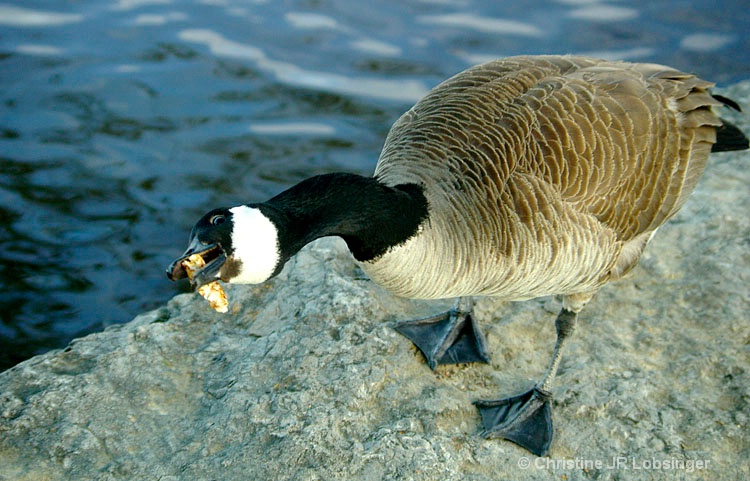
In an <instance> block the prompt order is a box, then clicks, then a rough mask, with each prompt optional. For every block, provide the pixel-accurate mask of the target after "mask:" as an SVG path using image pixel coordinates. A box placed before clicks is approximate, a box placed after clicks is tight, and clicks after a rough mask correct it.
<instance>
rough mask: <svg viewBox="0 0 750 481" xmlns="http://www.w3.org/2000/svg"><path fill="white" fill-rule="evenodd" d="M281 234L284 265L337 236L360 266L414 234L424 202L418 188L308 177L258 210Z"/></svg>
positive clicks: (423, 213)
mask: <svg viewBox="0 0 750 481" xmlns="http://www.w3.org/2000/svg"><path fill="white" fill-rule="evenodd" d="M258 207H259V208H260V209H261V210H262V211H263V212H264V214H266V215H267V216H268V217H269V218H270V219H271V220H272V221H273V222H274V223H275V224H276V226H277V228H278V229H279V244H280V247H281V249H282V252H281V254H282V257H283V259H282V262H280V267H281V265H283V264H284V262H285V261H286V260H287V259H288V258H290V257H291V256H293V255H294V254H296V253H297V251H299V250H300V249H301V248H302V247H303V246H305V245H306V244H308V243H310V242H312V241H313V240H315V239H317V238H319V237H325V236H339V237H341V238H343V239H344V240H345V241H346V243H347V245H348V246H349V250H351V252H352V254H354V257H355V258H356V259H357V260H359V261H368V260H372V259H375V258H377V257H379V256H381V255H382V254H384V253H385V252H386V251H387V250H388V249H389V248H390V247H393V246H395V245H398V244H401V243H402V242H404V241H406V240H407V239H409V238H410V237H411V236H413V235H414V234H416V232H417V229H418V228H419V225H420V224H421V223H422V221H423V220H425V219H426V217H427V199H426V198H425V196H424V194H423V192H422V188H421V187H419V186H418V185H416V184H404V185H399V186H396V187H388V186H386V185H383V184H381V183H380V182H378V181H377V180H376V179H374V178H372V177H362V176H359V175H354V174H343V173H336V174H326V175H319V176H316V177H311V178H309V179H307V180H304V181H302V182H300V183H299V184H297V185H295V186H294V187H291V188H290V189H288V190H286V191H284V192H282V193H281V194H279V195H277V196H276V197H274V198H272V199H270V200H269V201H267V202H264V203H263V204H260V205H259V206H258Z"/></svg>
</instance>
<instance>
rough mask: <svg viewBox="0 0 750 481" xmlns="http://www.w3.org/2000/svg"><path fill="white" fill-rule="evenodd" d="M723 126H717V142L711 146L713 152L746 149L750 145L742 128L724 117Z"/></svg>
mask: <svg viewBox="0 0 750 481" xmlns="http://www.w3.org/2000/svg"><path fill="white" fill-rule="evenodd" d="M720 120H721V127H717V128H716V143H715V144H713V145H712V146H711V152H729V151H732V150H745V149H747V148H748V147H749V145H748V139H747V137H746V136H745V134H744V133H742V131H741V130H740V129H738V128H737V127H736V126H735V125H732V124H730V123H729V122H727V121H726V120H724V119H720Z"/></svg>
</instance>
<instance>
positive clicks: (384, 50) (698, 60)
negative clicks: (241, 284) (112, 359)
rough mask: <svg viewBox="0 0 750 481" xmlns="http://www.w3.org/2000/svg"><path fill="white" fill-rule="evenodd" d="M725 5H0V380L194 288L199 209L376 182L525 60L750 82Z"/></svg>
mask: <svg viewBox="0 0 750 481" xmlns="http://www.w3.org/2000/svg"><path fill="white" fill-rule="evenodd" d="M745 7H746V6H741V5H740V4H739V3H737V2H733V1H718V2H710V5H708V2H699V1H697V0H695V1H671V2H651V1H635V2H614V1H613V2H596V1H591V2H582V1H573V0H569V1H556V2H555V1H551V2H548V1H532V2H497V1H489V0H485V1H470V0H463V1H456V2H447V1H439V0H434V1H429V0H423V1H418V0H412V1H405V2H393V1H385V0H373V1H368V2H351V1H344V0H338V1H301V0H298V1H280V2H271V1H263V0H255V1H252V0H250V1H243V0H210V1H209V0H204V1H200V0H196V1H179V2H178V1H176V0H175V1H171V0H119V1H104V0H90V1H85V0H84V1H80V2H53V1H47V2H45V1H34V2H20V1H15V2H12V1H11V2H0V243H1V245H0V285H1V286H2V293H3V307H2V309H1V310H0V312H1V313H2V314H1V316H2V319H1V320H2V323H1V324H0V369H2V368H5V367H8V366H10V365H13V364H15V363H16V362H18V361H20V360H22V359H24V358H26V357H28V356H30V355H33V354H35V353H39V352H43V351H44V350H46V349H49V348H53V347H60V346H63V345H65V344H66V343H67V342H68V341H69V340H70V339H71V338H73V337H75V336H78V335H82V334H85V333H88V332H91V331H96V330H100V329H102V328H103V327H105V326H107V325H109V324H113V323H118V322H124V321H127V320H129V319H131V318H132V317H133V316H134V315H135V314H137V313H139V312H142V311H144V310H146V309H149V308H153V307H156V306H158V305H160V304H162V303H163V302H165V301H166V300H167V299H168V298H169V297H171V296H172V295H173V294H175V293H176V292H178V291H179V290H181V289H185V286H184V285H182V286H175V285H173V284H171V283H169V282H167V281H166V279H165V277H164V274H163V268H164V266H165V265H166V264H167V263H168V262H169V261H170V260H171V258H172V257H173V256H174V255H176V254H178V253H179V252H180V251H181V250H182V248H183V247H184V243H185V241H186V236H187V232H188V231H189V228H190V226H191V225H192V223H193V221H194V220H195V218H196V217H197V216H198V215H200V214H201V213H202V212H204V211H205V210H207V209H208V208H211V207H214V206H216V205H220V204H234V203H237V202H245V201H252V200H259V199H263V198H265V197H267V196H269V195H271V194H273V193H275V192H277V191H279V190H280V189H282V188H284V187H286V186H289V185H290V184H292V183H294V182H297V181H299V180H301V179H302V178H305V177H307V176H310V175H313V174H316V173H322V172H328V171H333V170H347V171H352V172H358V173H362V174H367V173H369V172H371V170H372V168H373V166H374V164H375V161H376V158H377V154H378V152H379V149H380V147H381V145H382V141H383V138H384V136H385V134H386V132H387V130H388V127H389V126H390V124H391V123H392V122H393V120H395V118H396V117H397V116H398V115H399V114H400V113H401V112H402V111H403V110H404V109H406V108H408V106H409V105H410V104H412V103H413V102H414V101H415V100H416V99H418V98H419V97H420V96H421V95H423V94H424V93H425V92H426V91H427V90H428V89H429V88H430V87H432V86H434V85H435V84H436V83H437V82H439V81H440V80H442V79H443V78H445V77H447V76H448V75H450V74H453V73H455V72H457V71H459V70H461V69H463V68H465V67H466V66H468V65H470V64H473V63H477V62H480V61H483V60H487V59H489V58H493V57H498V56H504V55H512V54H520V53H541V52H549V53H566V52H575V53H591V54H597V55H605V56H609V57H618V58H626V59H630V60H643V61H657V62H661V63H668V64H672V65H675V66H677V67H679V68H682V69H686V70H689V71H695V72H700V73H701V74H703V75H704V76H705V77H707V78H710V79H712V80H715V81H719V82H723V83H729V82H734V81H737V80H741V79H746V78H750V57H749V55H750V54H748V52H750V45H749V42H748V34H747V30H748V26H749V25H750V22H749V21H748V20H749V18H748V9H747V8H745Z"/></svg>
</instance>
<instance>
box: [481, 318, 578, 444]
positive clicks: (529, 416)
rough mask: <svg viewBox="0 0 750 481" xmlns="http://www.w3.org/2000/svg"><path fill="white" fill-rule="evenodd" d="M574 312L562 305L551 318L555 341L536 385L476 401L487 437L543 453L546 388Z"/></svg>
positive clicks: (548, 429)
mask: <svg viewBox="0 0 750 481" xmlns="http://www.w3.org/2000/svg"><path fill="white" fill-rule="evenodd" d="M577 317H578V314H577V313H575V312H573V311H570V310H568V309H565V308H563V309H562V310H561V311H560V314H558V316H557V319H556V320H555V328H556V330H557V341H556V342H555V350H554V352H553V353H552V360H551V362H550V365H549V369H548V370H547V374H546V375H545V376H544V379H543V380H542V382H541V384H540V385H537V386H534V388H533V389H531V390H530V391H528V392H526V393H524V394H521V395H518V396H513V397H510V398H506V399H500V400H495V401H476V402H475V403H474V404H475V405H476V406H477V408H478V409H479V414H480V416H481V417H482V426H483V427H484V436H485V437H487V438H503V439H507V440H509V441H513V442H514V443H516V444H518V445H519V446H521V447H523V448H526V449H528V450H529V451H531V452H532V453H533V454H536V455H537V456H544V455H545V454H547V451H548V450H549V447H550V445H551V444H552V434H553V429H552V405H551V404H550V400H551V399H552V394H551V393H550V388H551V387H552V381H553V380H554V379H555V375H556V374H557V368H558V366H559V365H560V359H561V358H562V353H563V348H564V346H565V344H566V341H567V339H569V336H570V335H571V334H572V333H573V330H574V329H575V324H576V319H577Z"/></svg>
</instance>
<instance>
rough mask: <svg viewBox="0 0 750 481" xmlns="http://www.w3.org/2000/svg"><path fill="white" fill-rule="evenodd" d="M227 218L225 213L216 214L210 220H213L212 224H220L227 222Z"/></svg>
mask: <svg viewBox="0 0 750 481" xmlns="http://www.w3.org/2000/svg"><path fill="white" fill-rule="evenodd" d="M226 220H227V218H226V217H224V216H223V215H215V216H213V217H211V220H210V221H209V222H211V225H219V224H223V223H224V222H226Z"/></svg>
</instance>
